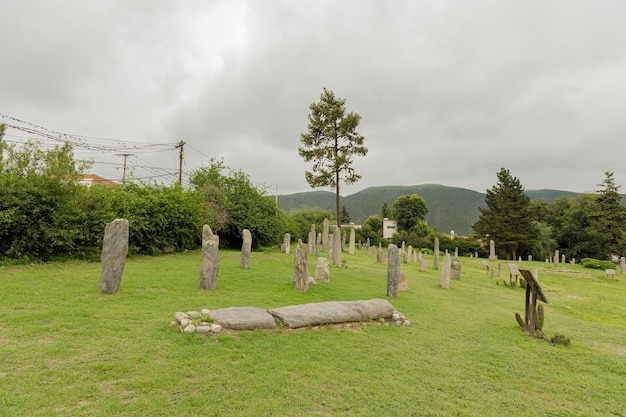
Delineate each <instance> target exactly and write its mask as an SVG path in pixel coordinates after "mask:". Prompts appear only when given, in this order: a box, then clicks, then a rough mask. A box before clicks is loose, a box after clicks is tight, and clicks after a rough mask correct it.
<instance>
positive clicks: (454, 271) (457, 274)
mask: <svg viewBox="0 0 626 417" xmlns="http://www.w3.org/2000/svg"><path fill="white" fill-rule="evenodd" d="M461 275H462V266H461V261H459V258H454V259H453V260H452V263H451V264H450V278H452V279H461Z"/></svg>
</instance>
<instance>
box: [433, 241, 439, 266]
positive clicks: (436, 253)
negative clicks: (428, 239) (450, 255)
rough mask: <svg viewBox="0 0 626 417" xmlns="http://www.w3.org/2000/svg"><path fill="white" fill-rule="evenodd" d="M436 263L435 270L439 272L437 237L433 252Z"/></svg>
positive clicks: (434, 262)
mask: <svg viewBox="0 0 626 417" xmlns="http://www.w3.org/2000/svg"><path fill="white" fill-rule="evenodd" d="M433 252H434V253H433V255H434V258H435V259H434V261H433V269H434V270H435V271H437V270H439V238H438V237H435V249H434V250H433Z"/></svg>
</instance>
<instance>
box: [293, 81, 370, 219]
mask: <svg viewBox="0 0 626 417" xmlns="http://www.w3.org/2000/svg"><path fill="white" fill-rule="evenodd" d="M345 103H346V100H345V99H339V98H337V97H335V93H333V92H332V91H330V90H327V89H326V88H324V91H323V92H322V94H321V95H320V101H319V102H317V103H311V106H309V108H310V109H311V113H310V114H309V116H308V118H309V124H308V126H307V129H308V131H307V133H302V134H301V135H300V141H301V142H302V145H303V146H302V147H300V148H298V153H299V154H300V156H301V157H303V158H304V161H305V162H311V161H312V162H313V169H312V170H311V171H306V172H305V177H306V180H307V182H308V183H309V185H310V186H311V187H312V188H319V187H334V189H335V203H336V213H337V225H339V226H340V225H341V211H340V205H339V199H340V196H339V184H340V182H341V181H343V182H344V183H346V184H354V183H355V182H357V181H358V180H360V179H361V176H360V175H358V174H357V173H356V172H354V168H353V167H352V163H353V157H354V156H365V155H367V148H366V147H365V146H363V142H364V140H365V137H363V136H361V135H360V134H359V133H358V132H357V131H356V128H357V127H358V126H359V122H360V121H361V116H360V115H359V114H357V113H354V112H350V113H346V106H345Z"/></svg>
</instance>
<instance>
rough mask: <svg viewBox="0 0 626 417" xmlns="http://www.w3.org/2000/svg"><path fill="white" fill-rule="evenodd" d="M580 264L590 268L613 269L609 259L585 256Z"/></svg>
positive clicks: (613, 266) (613, 265)
mask: <svg viewBox="0 0 626 417" xmlns="http://www.w3.org/2000/svg"><path fill="white" fill-rule="evenodd" d="M580 263H581V264H582V266H584V267H585V268H591V269H613V268H615V264H614V263H613V262H611V261H606V260H605V261H601V260H598V259H593V258H585V259H583V260H582V261H581V262H580Z"/></svg>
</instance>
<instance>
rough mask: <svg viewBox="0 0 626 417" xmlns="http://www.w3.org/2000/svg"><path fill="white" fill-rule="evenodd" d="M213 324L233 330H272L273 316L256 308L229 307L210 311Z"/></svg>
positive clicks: (274, 324)
mask: <svg viewBox="0 0 626 417" xmlns="http://www.w3.org/2000/svg"><path fill="white" fill-rule="evenodd" d="M210 316H211V317H212V318H213V322H214V323H215V324H219V325H221V326H222V327H225V328H228V329H234V330H254V329H274V328H276V321H275V320H274V316H272V315H271V314H269V313H268V312H267V311H266V310H263V309H261V308H257V307H229V308H220V309H218V310H211V314H210Z"/></svg>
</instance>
